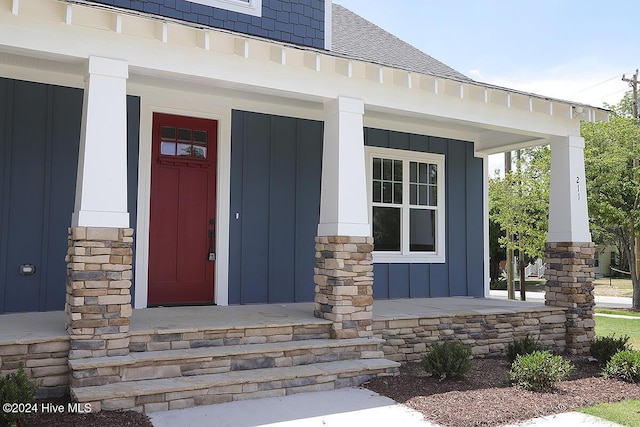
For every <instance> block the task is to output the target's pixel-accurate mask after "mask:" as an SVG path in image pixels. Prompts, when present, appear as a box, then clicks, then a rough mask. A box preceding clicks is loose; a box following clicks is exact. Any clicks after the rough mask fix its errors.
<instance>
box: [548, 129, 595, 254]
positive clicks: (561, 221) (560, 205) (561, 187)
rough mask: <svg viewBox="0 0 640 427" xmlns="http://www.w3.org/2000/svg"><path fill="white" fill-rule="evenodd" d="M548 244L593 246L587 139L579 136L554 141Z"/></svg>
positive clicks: (552, 143)
mask: <svg viewBox="0 0 640 427" xmlns="http://www.w3.org/2000/svg"><path fill="white" fill-rule="evenodd" d="M547 241H548V242H590V241H591V233H590V232H589V216H588V213H587V187H586V184H585V176H584V139H583V138H582V137H580V136H577V135H569V136H567V137H566V138H558V139H555V140H553V141H551V188H550V190H549V234H548V235H547Z"/></svg>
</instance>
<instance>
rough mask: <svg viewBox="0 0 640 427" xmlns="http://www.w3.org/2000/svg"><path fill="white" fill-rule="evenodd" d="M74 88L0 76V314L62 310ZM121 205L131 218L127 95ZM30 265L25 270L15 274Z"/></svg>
mask: <svg viewBox="0 0 640 427" xmlns="http://www.w3.org/2000/svg"><path fill="white" fill-rule="evenodd" d="M82 97H83V91H82V90H81V89H73V88H66V87H60V86H52V85H45V84H39V83H30V82H24V81H17V80H9V79H4V78H0V313H5V312H28V311H50V310H62V309H64V302H65V295H66V290H65V286H66V262H65V255H66V253H67V228H68V227H69V225H70V223H71V214H72V212H73V206H74V198H75V187H76V174H77V168H78V147H79V144H80V126H81V120H82ZM127 106H128V127H129V129H128V137H129V147H128V163H129V164H128V168H129V170H128V179H129V184H128V193H129V198H128V203H129V211H130V215H131V221H132V224H135V220H136V198H137V165H138V134H139V122H140V120H139V117H140V101H139V98H137V97H128V99H127ZM22 264H33V265H34V266H35V267H36V272H35V274H33V275H20V272H19V267H20V265H22Z"/></svg>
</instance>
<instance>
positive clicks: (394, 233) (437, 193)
mask: <svg viewBox="0 0 640 427" xmlns="http://www.w3.org/2000/svg"><path fill="white" fill-rule="evenodd" d="M366 157H367V193H368V194H367V196H368V197H367V200H368V202H369V223H370V224H371V228H372V230H371V231H372V235H373V238H374V249H373V251H374V252H373V261H374V262H389V263H406V262H408V263H443V262H445V194H444V193H445V185H444V177H445V171H444V165H445V157H444V155H442V154H431V153H420V152H414V151H405V150H395V149H390V148H377V147H367V149H366Z"/></svg>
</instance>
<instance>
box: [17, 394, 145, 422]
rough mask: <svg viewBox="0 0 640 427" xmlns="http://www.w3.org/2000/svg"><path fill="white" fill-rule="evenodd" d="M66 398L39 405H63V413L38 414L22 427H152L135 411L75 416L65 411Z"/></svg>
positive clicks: (28, 417)
mask: <svg viewBox="0 0 640 427" xmlns="http://www.w3.org/2000/svg"><path fill="white" fill-rule="evenodd" d="M68 402H69V399H68V398H66V399H65V398H60V399H47V400H46V401H43V402H40V403H53V404H55V405H64V408H65V411H64V412H63V413H59V414H52V413H42V412H40V413H38V414H31V415H29V416H27V417H25V418H24V419H23V422H22V424H18V426H21V425H22V426H24V427H153V424H151V421H150V420H149V417H147V416H146V415H144V414H140V413H138V412H135V411H101V412H96V413H93V414H91V413H88V414H77V413H73V412H68V411H67V410H66V408H68V407H67V403H68Z"/></svg>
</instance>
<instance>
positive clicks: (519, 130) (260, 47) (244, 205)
mask: <svg viewBox="0 0 640 427" xmlns="http://www.w3.org/2000/svg"><path fill="white" fill-rule="evenodd" d="M0 19H1V25H2V26H1V28H2V30H1V31H0V55H1V56H0V77H2V80H0V93H1V94H2V95H1V96H0V100H2V101H1V102H0V129H2V136H1V139H0V142H1V145H0V149H1V150H2V156H1V158H2V161H1V162H0V176H1V177H2V181H0V183H1V191H0V201H1V202H0V206H1V210H0V231H1V234H0V272H1V273H0V312H6V313H8V312H20V311H46V310H61V309H63V307H64V302H65V291H64V285H63V284H64V281H65V276H66V274H67V273H66V268H65V264H64V263H63V261H62V258H63V257H64V254H65V253H66V251H67V227H68V226H69V225H71V226H73V227H77V226H88V227H93V226H96V227H121V228H127V227H131V228H133V229H134V230H135V247H134V252H133V261H134V265H135V275H134V277H133V286H132V288H131V295H132V297H133V301H134V304H135V307H137V308H141V307H148V306H152V305H158V304H181V303H205V304H206V303H209V304H211V303H215V304H218V305H226V304H245V303H258V302H259V303H275V302H292V301H312V300H313V299H314V283H313V268H314V263H315V250H314V244H313V239H314V236H316V235H353V236H361V235H371V234H373V236H374V237H375V248H374V255H373V256H374V263H375V264H374V265H375V267H374V272H375V283H376V285H375V287H374V297H375V298H400V297H430V296H455V295H468V296H483V295H485V294H486V289H487V277H488V274H487V256H486V249H485V247H486V241H487V238H486V234H487V232H486V222H487V221H486V217H487V213H486V191H487V190H486V187H487V186H486V177H487V171H486V167H487V166H486V163H487V162H486V156H487V155H488V154H489V153H494V152H499V151H503V150H506V149H510V148H514V147H522V146H530V145H535V144H542V143H545V144H546V143H549V142H552V143H553V142H554V141H556V140H558V141H561V143H562V144H566V141H569V140H572V139H571V138H574V137H575V138H579V137H578V135H579V126H578V118H580V119H587V120H595V119H597V118H602V117H605V115H604V114H605V113H604V112H603V111H601V110H598V109H595V108H591V107H588V106H582V105H576V104H573V103H568V102H564V101H559V100H554V99H549V98H546V97H540V96H536V95H532V94H526V93H521V92H517V91H513V90H510V89H505V88H500V87H495V86H491V85H487V84H483V83H479V82H475V81H473V80H471V79H469V78H467V77H466V76H464V75H462V74H461V73H459V72H457V71H455V70H453V69H451V68H450V67H448V66H446V65H444V64H442V63H440V62H439V61H437V60H435V59H434V58H431V57H429V56H428V55H426V54H424V53H422V52H420V51H419V50H417V49H415V48H413V47H412V46H410V45H408V44H407V43H405V42H403V41H401V40H399V39H397V38H396V37H394V36H392V35H391V34H388V33H387V32H385V31H384V30H382V29H380V28H379V27H377V26H375V25H373V24H371V23H370V22H368V21H366V20H364V19H363V18H361V17H359V16H358V15H356V14H354V13H352V12H350V11H349V10H348V9H346V8H344V7H342V6H339V5H336V4H334V5H332V4H331V2H330V1H324V0H304V1H303V0H300V1H281V0H246V1H245V0H229V1H218V0H203V1H186V0H177V1H165V2H162V1H158V2H156V1H154V2H129V1H119V0H113V1H109V0H104V1H88V2H81V3H78V2H59V1H51V0H33V1H29V2H27V1H20V0H13V1H11V2H7V4H5V5H4V6H3V8H2V10H0ZM83 88H84V100H83V90H82V89H83ZM576 108H577V109H579V111H580V115H579V117H578V116H576ZM323 122H324V125H323ZM362 128H364V132H362V131H361V129H362ZM323 129H324V134H323ZM323 138H324V146H323ZM562 141H564V142H562ZM323 147H324V148H323ZM580 152H581V150H580ZM78 154H79V160H78ZM323 156H324V157H323ZM78 162H79V163H78ZM78 164H79V165H80V169H79V170H78V172H76V170H77V169H78ZM323 165H324V166H325V168H324V169H323V168H322V166H323ZM323 172H324V175H323ZM567 191H568V190H567ZM582 191H584V190H582ZM321 193H322V196H321ZM72 214H73V215H72ZM318 224H319V225H318ZM370 224H372V226H371V225H370ZM31 266H33V268H32V267H31ZM187 283H188V285H186V284H187Z"/></svg>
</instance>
